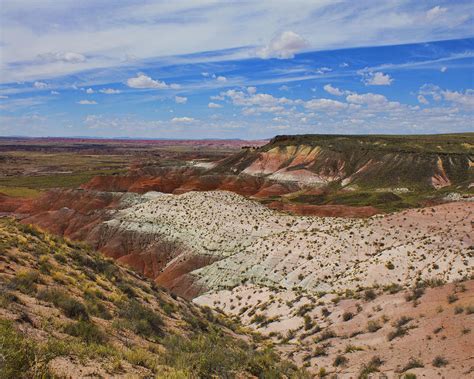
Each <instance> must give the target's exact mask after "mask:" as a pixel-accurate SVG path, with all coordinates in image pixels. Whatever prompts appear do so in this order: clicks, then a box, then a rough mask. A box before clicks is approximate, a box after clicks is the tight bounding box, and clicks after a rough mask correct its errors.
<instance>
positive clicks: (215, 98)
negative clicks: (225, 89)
mask: <svg viewBox="0 0 474 379" xmlns="http://www.w3.org/2000/svg"><path fill="white" fill-rule="evenodd" d="M209 98H210V99H211V100H221V101H222V100H224V99H225V97H224V96H222V95H213V96H210V97H209Z"/></svg>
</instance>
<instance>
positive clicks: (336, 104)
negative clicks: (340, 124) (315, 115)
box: [304, 99, 347, 112]
mask: <svg viewBox="0 0 474 379" xmlns="http://www.w3.org/2000/svg"><path fill="white" fill-rule="evenodd" d="M304 106H305V108H307V109H310V110H313V111H316V110H320V111H327V112H331V111H339V110H342V109H345V108H347V104H346V103H342V102H340V101H337V100H331V99H312V100H309V101H307V102H306V103H305V105H304Z"/></svg>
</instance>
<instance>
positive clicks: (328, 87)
mask: <svg viewBox="0 0 474 379" xmlns="http://www.w3.org/2000/svg"><path fill="white" fill-rule="evenodd" d="M323 88H324V90H325V91H326V92H327V93H330V94H331V95H334V96H342V95H344V91H341V90H340V89H339V88H336V87H333V86H332V85H330V84H326V85H325V86H324V87H323Z"/></svg>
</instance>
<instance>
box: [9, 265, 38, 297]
mask: <svg viewBox="0 0 474 379" xmlns="http://www.w3.org/2000/svg"><path fill="white" fill-rule="evenodd" d="M40 282H41V278H40V274H39V272H38V271H34V270H30V271H26V270H22V271H19V272H18V273H17V274H16V275H15V277H13V278H12V280H11V281H10V288H11V289H12V290H18V291H20V292H22V293H24V294H27V295H31V294H33V293H35V292H36V289H37V286H36V284H37V283H40Z"/></svg>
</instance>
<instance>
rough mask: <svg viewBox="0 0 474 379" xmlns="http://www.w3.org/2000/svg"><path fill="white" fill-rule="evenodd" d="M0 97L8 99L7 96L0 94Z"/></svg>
mask: <svg viewBox="0 0 474 379" xmlns="http://www.w3.org/2000/svg"><path fill="white" fill-rule="evenodd" d="M0 99H8V96H5V95H0Z"/></svg>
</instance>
